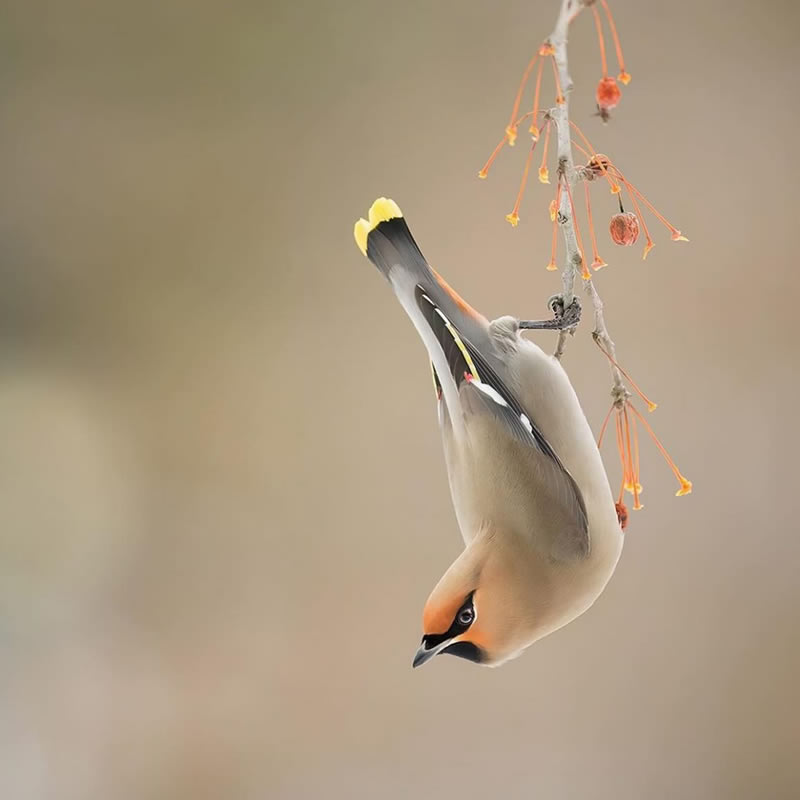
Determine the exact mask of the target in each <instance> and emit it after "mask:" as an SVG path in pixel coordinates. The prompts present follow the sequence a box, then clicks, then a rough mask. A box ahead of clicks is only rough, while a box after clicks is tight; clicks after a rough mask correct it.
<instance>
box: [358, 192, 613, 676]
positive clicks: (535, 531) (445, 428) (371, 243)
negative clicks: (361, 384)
mask: <svg viewBox="0 0 800 800" xmlns="http://www.w3.org/2000/svg"><path fill="white" fill-rule="evenodd" d="M354 235H355V240H356V243H357V245H358V247H359V249H360V250H361V251H362V253H364V255H366V256H367V258H368V259H369V260H370V261H371V262H372V263H373V264H374V265H375V266H376V267H377V268H378V270H379V271H380V272H381V273H382V274H383V276H384V277H385V278H386V279H387V280H388V282H389V284H390V286H391V288H392V290H393V291H394V294H395V296H396V297H397V299H398V300H399V302H400V305H401V306H402V307H403V309H404V310H405V312H406V314H407V315H408V317H409V318H410V320H411V322H412V323H413V325H414V327H415V328H416V330H417V333H418V334H419V336H420V338H421V339H422V342H423V344H424V345H425V348H426V349H427V351H428V357H429V359H430V362H431V368H432V373H433V384H434V389H435V394H436V398H437V405H438V417H439V426H440V428H441V434H442V442H443V446H444V455H445V463H446V467H447V474H448V479H449V485H450V493H451V497H452V501H453V506H454V509H455V515H456V520H457V522H458V526H459V528H460V531H461V535H462V538H463V540H464V549H463V550H462V552H461V553H460V555H459V556H458V557H457V558H456V560H455V561H454V562H453V563H452V564H451V565H450V567H449V568H448V569H447V570H446V571H445V573H444V575H443V576H442V578H441V579H440V580H439V582H438V583H437V584H436V586H435V587H434V589H433V591H432V592H431V593H430V596H429V597H428V599H427V601H426V603H425V606H424V610H423V615H422V628H423V636H422V641H421V643H420V645H419V648H418V650H417V652H416V654H415V656H414V659H413V666H414V667H418V666H420V665H422V664H424V663H426V662H427V661H430V660H431V659H432V658H433V657H434V656H437V655H440V654H448V655H453V656H457V657H460V658H463V659H466V660H468V661H471V662H474V663H476V664H480V665H483V666H492V667H494V666H499V665H500V664H503V663H505V662H507V661H509V660H510V659H512V658H515V657H516V656H518V655H519V654H520V653H522V651H524V650H525V649H526V648H527V647H529V646H530V645H531V644H533V643H534V642H536V641H537V640H539V639H541V638H542V637H544V636H546V635H548V634H550V633H552V632H553V631H555V630H557V629H559V628H561V627H563V626H564V625H566V624H567V623H569V622H571V621H572V620H574V619H575V618H576V617H578V616H580V615H581V614H582V613H583V612H584V611H586V610H587V609H588V608H589V607H590V606H591V605H592V604H593V603H594V601H595V600H596V599H597V597H598V596H599V595H600V594H601V592H602V591H603V589H604V588H605V586H606V584H607V583H608V581H609V579H610V578H611V576H612V574H613V572H614V569H615V567H616V565H617V562H618V560H619V558H620V555H621V552H622V545H623V536H624V534H623V531H622V528H621V527H620V524H619V520H618V517H617V510H616V507H615V504H614V500H613V497H612V494H611V488H610V486H609V483H608V478H607V475H606V472H605V469H604V466H603V462H602V459H601V456H600V453H599V451H598V448H597V445H596V443H595V439H594V436H593V435H592V431H591V428H590V426H589V423H588V421H587V419H586V416H585V415H584V413H583V410H582V409H581V405H580V403H579V401H578V397H577V395H576V393H575V390H574V389H573V387H572V384H571V383H570V380H569V378H568V376H567V374H566V372H565V371H564V369H563V367H562V366H561V363H560V361H559V360H557V359H556V358H554V357H553V356H550V355H548V354H546V353H545V352H544V351H543V350H542V349H541V348H540V347H538V346H537V345H536V344H535V343H534V342H532V341H530V340H529V339H527V338H525V337H524V336H523V335H522V334H521V330H522V329H523V327H534V328H535V327H557V326H558V323H553V321H549V324H548V322H547V321H546V322H543V323H542V324H541V325H537V324H535V323H533V324H530V325H527V326H525V325H523V323H521V322H520V320H518V319H516V318H514V317H511V316H502V317H499V318H497V319H495V320H492V321H489V320H488V319H487V318H486V317H484V316H483V315H482V314H480V313H479V312H478V311H476V310H475V309H474V308H473V307H472V306H471V305H469V303H467V302H466V301H465V300H464V299H462V298H461V297H460V295H458V294H457V293H456V291H455V290H454V289H452V288H451V287H450V285H449V284H448V283H447V282H446V281H445V280H444V278H442V277H441V276H440V275H439V274H438V273H437V272H436V270H434V269H433V268H432V267H431V266H430V265H429V264H428V262H427V261H426V259H425V257H424V256H423V255H422V252H421V250H420V248H419V247H418V246H417V243H416V242H415V240H414V238H413V236H412V235H411V231H410V229H409V227H408V224H407V223H406V220H405V217H404V216H403V213H402V212H401V210H400V208H399V206H398V205H397V203H395V202H394V201H393V200H390V199H387V198H385V197H380V198H378V199H377V200H376V201H375V202H374V203H373V204H372V206H371V208H370V209H369V213H368V217H367V218H366V219H364V218H361V219H359V220H358V221H357V222H356V224H355V228H354Z"/></svg>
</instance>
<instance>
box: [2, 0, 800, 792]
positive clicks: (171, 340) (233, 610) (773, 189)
mask: <svg viewBox="0 0 800 800" xmlns="http://www.w3.org/2000/svg"><path fill="white" fill-rule="evenodd" d="M2 5H3V12H4V13H3V15H2V16H3V24H2V25H1V26H0V88H1V90H2V103H1V104H0V108H2V112H0V113H1V114H2V122H0V159H1V160H2V175H3V181H2V190H1V191H0V249H1V253H2V257H0V287H1V288H0V648H2V657H1V658H0V763H1V764H2V769H0V796H2V797H4V798H15V799H16V798H23V799H27V798H42V799H43V800H49V798H58V800H72V798H75V799H76V800H78V799H79V798H80V799H81V800H83V798H92V799H94V798H98V799H99V798H110V797H113V798H117V799H119V800H128V799H129V798H130V799H131V800H132V799H133V798H136V800H142V799H149V798H153V800H155V799H156V798H171V799H173V798H193V800H200V799H201V798H221V797H224V798H237V799H238V798H244V799H247V800H249V799H250V798H274V799H275V800H299V799H300V798H389V799H393V798H408V797H421V798H427V797H456V796H457V797H460V798H481V797H486V796H502V797H514V798H516V797H520V798H522V797H531V796H535V797H543V798H584V797H592V798H615V800H620V799H621V798H641V797H648V798H674V797H683V798H752V797H756V796H757V797H768V798H789V797H797V796H798V784H800V766H798V761H797V748H798V741H799V739H800V722H799V721H798V719H799V717H798V689H797V675H798V671H799V670H800V641H798V602H799V601H800V582H798V580H797V564H798V557H800V541H798V530H797V522H796V518H797V511H796V501H795V500H792V499H791V498H789V497H787V496H786V494H785V492H789V493H790V494H794V490H793V489H792V483H791V481H792V478H791V476H792V475H793V474H796V472H797V457H796V450H797V447H798V444H799V443H798V441H797V416H796V408H795V406H796V396H797V392H798V389H800V378H799V377H798V370H797V356H796V344H795V339H796V331H795V326H794V324H793V321H792V317H793V314H794V311H795V309H796V305H797V303H796V301H797V293H798V288H800V273H799V272H798V265H797V263H796V256H795V254H796V251H797V246H796V236H795V234H796V232H797V230H796V229H797V223H796V220H797V215H798V200H797V190H796V180H797V178H798V174H797V161H796V160H795V161H793V160H792V159H793V158H795V155H794V154H792V153H790V151H789V143H790V142H792V141H793V136H794V134H793V131H796V129H797V125H798V121H799V119H798V109H797V105H796V102H795V98H796V91H795V90H796V79H797V74H798V55H797V47H796V40H797V35H798V32H799V31H798V20H799V18H800V12H798V10H797V7H796V6H795V4H793V3H789V2H777V1H775V2H764V3H752V2H743V1H737V0H733V2H732V1H731V0H724V1H723V0H709V2H704V3H697V2H690V1H689V0H674V2H669V3H652V4H645V3H637V2H633V0H613V3H612V6H613V9H614V11H615V13H616V20H617V25H618V28H619V31H620V34H621V37H622V43H623V47H624V50H625V56H626V61H627V66H628V69H629V70H630V72H631V73H632V74H633V81H632V83H631V84H630V85H629V86H628V87H627V88H625V89H624V92H623V99H622V102H621V104H620V106H619V108H618V109H617V111H616V112H615V113H614V117H613V119H612V121H611V123H610V124H609V125H608V126H603V124H602V123H601V121H600V120H599V119H598V118H597V117H596V116H592V114H593V111H594V100H593V95H594V87H595V85H596V83H597V80H598V79H599V76H600V66H599V57H598V53H597V43H596V39H595V33H594V28H593V22H592V19H591V16H590V15H588V14H586V15H584V16H582V17H581V18H580V19H579V20H578V21H577V22H576V23H575V25H574V26H573V30H572V33H571V41H570V57H571V71H572V76H573V80H574V81H575V85H576V88H575V92H574V94H573V95H572V114H573V118H574V119H575V120H576V121H577V122H578V123H579V124H580V125H582V127H583V128H584V130H585V131H586V133H587V135H588V136H589V138H590V139H592V141H593V143H594V144H595V145H596V146H597V147H598V149H600V150H603V151H605V152H607V153H609V154H610V155H611V156H612V158H614V159H615V160H616V161H618V162H619V164H620V165H621V166H622V168H623V169H624V170H625V172H626V174H627V176H628V177H629V178H630V179H631V180H633V181H634V182H635V183H637V184H638V185H639V186H640V187H641V188H642V190H643V191H644V192H645V193H646V194H647V195H648V196H649V197H650V198H651V199H652V200H653V201H654V202H655V203H656V205H657V206H658V207H659V208H660V209H661V210H662V211H663V213H664V214H665V215H666V216H667V217H669V218H670V219H671V220H673V221H674V222H675V224H676V225H677V226H678V227H680V228H681V229H682V230H683V231H684V233H686V234H687V235H688V236H689V238H690V239H691V243H690V244H688V245H685V244H673V243H672V242H670V240H669V235H668V233H667V232H666V231H665V230H664V229H662V228H660V227H659V226H658V224H657V223H656V222H655V221H653V223H652V225H651V228H652V231H653V233H654V235H655V239H656V243H657V246H656V248H655V250H654V251H653V252H652V253H651V255H650V257H649V258H648V260H647V262H645V263H643V262H642V261H641V259H640V247H639V246H637V247H635V248H632V249H622V248H615V247H614V246H613V245H612V244H611V242H610V241H609V240H608V237H607V234H606V233H605V225H606V222H604V220H607V219H608V217H609V216H610V215H611V214H612V213H613V212H614V199H613V198H612V197H611V196H610V195H608V194H607V193H606V192H605V191H596V193H595V195H594V196H595V208H594V210H595V215H596V218H597V219H598V220H599V222H598V228H599V229H600V235H599V240H600V250H601V254H602V255H603V256H604V257H605V259H606V260H607V261H608V262H609V266H608V267H607V268H606V269H605V270H603V271H602V272H601V273H599V274H598V279H597V282H598V288H599V290H600V292H601V294H602V296H603V298H604V299H605V301H606V307H607V316H608V323H609V327H610V329H611V332H612V334H613V336H614V338H615V339H616V341H617V345H618V354H619V358H620V359H621V361H622V363H623V364H624V365H625V366H626V367H627V368H628V370H629V371H630V372H631V373H632V374H633V375H634V376H635V377H636V379H637V380H638V381H639V383H640V384H641V385H642V387H643V388H644V389H645V390H646V391H647V392H648V393H649V394H650V395H651V396H652V397H653V398H654V399H655V400H656V401H657V402H658V403H659V410H658V411H657V412H656V413H655V414H654V415H653V416H652V417H650V421H651V422H652V423H653V424H654V426H655V427H656V429H657V431H658V433H659V434H660V435H661V436H662V438H663V440H664V442H665V443H666V445H667V446H668V448H669V449H670V451H671V453H672V454H673V456H674V457H675V459H676V460H677V461H678V463H679V465H680V467H681V469H682V471H683V472H685V473H686V475H687V476H688V477H689V478H691V479H692V480H693V481H694V493H693V494H692V495H691V496H688V497H684V498H680V499H676V498H675V497H674V496H673V494H674V491H675V489H676V488H677V486H676V484H675V482H674V480H673V477H672V475H671V474H670V473H669V470H668V469H667V467H666V465H665V464H664V463H663V462H662V460H661V458H660V456H659V455H658V453H657V451H656V450H655V448H654V447H653V446H652V445H651V444H649V443H646V444H643V454H642V472H643V483H644V484H645V494H644V498H643V499H644V502H645V505H646V509H645V510H644V511H641V512H638V513H636V514H633V515H632V519H631V521H630V525H629V527H628V531H627V541H626V547H625V551H624V553H623V557H622V560H621V562H620V564H619V567H618V569H617V572H616V575H615V577H614V579H613V580H612V581H611V583H610V585H609V587H608V589H607V590H606V592H605V593H604V595H603V596H602V597H601V598H600V600H599V601H598V602H597V603H596V604H595V606H594V607H593V608H592V609H591V610H590V611H589V612H588V613H587V614H585V615H584V616H583V617H581V618H580V619H578V620H577V621H576V622H574V623H573V624H571V625H570V626H568V627H567V628H565V629H563V630H561V631H559V632H558V633H556V634H554V635H553V636H551V637H549V638H547V639H545V640H543V641H542V642H540V643H538V644H537V645H536V646H535V647H533V648H532V649H531V650H529V651H528V652H526V653H525V654H524V656H522V657H521V658H519V659H518V660H516V661H513V662H511V663H509V664H508V665H506V666H504V667H502V668H501V669H499V670H486V669H478V668H476V667H474V666H473V665H471V664H469V663H468V662H466V661H461V660H459V659H454V658H450V659H445V658H443V659H439V660H437V661H436V662H434V663H432V664H430V665H429V666H427V667H425V668H424V669H421V670H414V671H412V669H411V658H412V655H413V653H414V650H415V648H416V646H417V644H418V641H419V636H420V620H421V611H422V607H423V604H424V601H425V599H426V597H427V594H428V592H429V591H430V589H431V588H432V587H433V585H434V584H435V582H436V581H437V580H438V578H439V576H440V575H441V573H442V572H443V571H444V569H445V568H446V567H447V565H449V564H450V562H451V561H452V560H453V558H454V557H455V556H456V554H457V553H458V552H459V549H460V546H461V540H460V536H459V533H458V531H457V528H456V523H455V518H454V515H453V512H452V508H451V503H450V498H449V494H448V490H447V484H446V476H445V470H444V464H443V458H442V455H441V447H440V442H439V435H438V430H437V423H436V413H435V407H434V402H433V398H432V396H431V394H432V393H431V390H430V376H429V371H428V365H427V363H426V359H425V357H424V351H423V348H422V346H421V344H420V343H419V342H418V340H417V338H416V336H415V334H414V332H413V330H412V328H411V326H410V325H409V324H408V322H407V320H406V319H405V318H404V316H403V314H402V311H401V309H400V307H399V306H398V305H397V304H396V302H395V300H394V298H393V297H392V295H391V292H390V291H389V289H388V287H387V286H386V285H385V284H384V282H383V281H382V279H381V278H380V276H379V275H378V273H377V271H376V270H374V269H373V268H372V267H371V266H370V265H369V263H368V262H367V261H366V260H365V259H364V258H363V257H362V256H361V254H360V253H359V252H358V250H357V249H356V247H355V245H354V243H353V239H352V227H353V222H354V220H355V219H356V218H357V217H359V216H361V215H363V214H365V212H366V210H367V209H368V207H369V205H370V203H371V202H372V200H373V199H374V198H375V197H377V196H379V195H381V194H387V195H389V196H391V197H393V198H395V199H396V200H397V201H398V203H399V204H400V205H401V207H402V208H403V210H404V212H405V214H406V217H407V218H408V220H409V222H410V224H411V226H412V228H413V230H414V232H415V235H416V237H417V239H418V241H419V242H420V244H421V246H422V248H423V250H424V252H425V253H426V255H427V256H428V258H429V259H430V260H431V261H432V263H433V264H434V265H435V266H436V267H437V268H438V269H439V270H440V271H441V272H442V273H443V274H444V275H445V276H446V277H447V279H448V281H450V282H451V283H452V284H453V285H454V286H456V287H457V288H458V289H459V291H460V292H461V293H462V294H464V296H465V297H466V298H468V299H469V300H470V301H471V302H472V303H473V304H475V305H476V306H478V307H479V308H480V309H481V310H482V311H483V312H484V313H485V314H486V315H487V316H489V317H492V316H498V315H500V314H505V313H511V314H515V315H518V316H521V317H527V318H532V317H533V318H535V317H540V316H544V315H545V314H546V308H545V301H546V299H547V297H548V296H549V295H550V294H552V293H553V292H555V291H557V290H558V288H559V283H558V280H557V277H556V276H555V275H554V274H553V273H549V272H546V271H545V269H544V265H545V264H546V263H547V260H548V257H549V243H550V238H549V237H550V228H549V220H548V218H547V212H546V208H547V203H548V202H549V199H550V196H551V194H550V192H549V191H548V190H546V189H545V188H544V187H542V186H540V185H539V184H538V183H537V182H535V181H534V182H532V183H531V185H530V187H529V192H528V195H527V197H526V199H525V201H524V203H523V207H522V211H521V218H522V219H521V223H520V225H519V227H518V228H516V229H512V228H511V227H510V226H509V225H508V224H507V223H506V222H505V220H504V215H505V214H506V213H507V212H509V211H510V210H511V207H512V205H513V202H514V198H515V195H516V191H517V186H518V180H519V175H520V172H521V169H522V165H523V162H524V157H525V146H524V139H525V137H524V136H521V141H522V146H517V147H516V148H515V149H514V150H509V151H506V152H504V153H503V154H502V156H501V158H500V159H499V160H498V162H497V163H496V165H495V168H494V170H493V172H492V174H491V175H490V178H489V180H488V181H486V182H481V181H478V180H477V178H476V173H477V170H478V169H479V167H480V166H481V165H482V164H483V162H484V160H485V158H486V157H487V155H488V154H489V153H490V152H491V150H492V148H493V147H494V145H495V143H496V141H497V140H498V138H499V137H500V136H501V135H502V131H503V128H504V126H505V124H506V122H507V117H508V113H509V110H510V107H511V104H512V100H513V96H514V92H515V90H516V86H517V82H518V79H519V76H520V74H521V72H522V70H523V68H524V66H525V64H526V63H527V60H528V58H529V57H530V54H531V53H532V52H533V51H534V50H535V48H536V47H537V46H538V44H539V42H540V41H541V40H542V39H544V38H545V37H546V35H547V34H548V33H549V32H550V30H551V29H552V26H553V23H554V21H555V17H556V11H557V8H556V7H557V2H556V0H548V2H544V0H540V2H531V1H530V0H528V2H521V0H508V1H507V2H488V0H487V2H473V1H471V0H470V1H469V2H465V0H428V2H422V0H411V1H409V2H405V3H399V4H397V3H395V4H390V5H377V4H375V3H367V2H361V1H360V0H348V2H337V3H331V2H322V1H321V0H318V1H317V2H311V1H310V0H307V1H306V2H303V1H302V0H300V2H289V1H288V0H286V1H284V2H247V0H233V1H232V2H220V1H218V2H210V1H208V0H191V1H190V0H138V2H88V0H73V2H70V3H66V2H53V1H52V0H50V2H44V1H43V0H18V1H17V2H5V3H3V4H2ZM609 57H610V59H611V63H612V65H613V64H614V58H613V50H612V49H611V46H610V43H609ZM612 68H613V66H612ZM545 76H546V79H547V81H549V80H550V76H549V75H547V73H546V74H545ZM550 85H551V84H549V83H548V82H546V83H545V86H546V87H547V88H546V89H545V91H544V93H543V97H544V98H546V100H545V102H546V103H550V102H551V98H552V91H551V89H550V88H549V87H550ZM525 102H526V104H527V102H528V101H527V100H526V101H525ZM553 170H554V165H553V163H552V162H551V174H552V173H553ZM551 188H552V187H551ZM596 188H597V187H596ZM589 330H590V325H589V323H588V321H587V322H585V323H584V325H582V326H581V329H580V331H579V334H578V336H576V337H575V339H574V340H573V341H572V342H571V343H570V345H569V348H568V351H567V354H566V357H565V360H564V365H565V367H566V369H567V370H568V372H569V374H570V375H571V377H572V380H573V382H574V384H575V386H576V389H577V391H578V394H579V396H580V398H581V400H582V403H583V405H584V408H585V411H586V414H587V416H588V418H589V420H590V422H591V423H592V426H593V428H594V429H595V430H597V429H598V427H599V424H600V423H601V421H602V419H603V416H604V415H605V413H606V411H607V408H608V404H609V400H610V398H609V389H610V380H609V375H608V368H607V364H606V363H605V360H604V358H603V357H602V356H601V355H600V354H599V353H598V351H597V350H596V348H595V347H594V345H593V344H592V342H591V337H590V336H589ZM554 338H555V337H554V336H553V335H552V334H539V335H538V336H536V340H537V341H539V342H541V343H542V344H543V346H545V347H546V348H548V349H551V348H552V347H553V346H554ZM387 356H388V357H387ZM604 456H605V458H606V463H607V464H608V466H609V477H610V481H611V483H612V486H614V487H616V486H617V485H618V480H619V474H618V460H617V456H616V453H615V451H614V450H613V446H612V443H611V442H609V443H608V447H607V448H604Z"/></svg>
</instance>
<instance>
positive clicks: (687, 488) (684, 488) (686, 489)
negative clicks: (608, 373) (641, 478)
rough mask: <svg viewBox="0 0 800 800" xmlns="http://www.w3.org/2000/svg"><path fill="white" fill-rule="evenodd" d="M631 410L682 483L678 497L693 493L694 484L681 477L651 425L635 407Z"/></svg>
mask: <svg viewBox="0 0 800 800" xmlns="http://www.w3.org/2000/svg"><path fill="white" fill-rule="evenodd" d="M631 410H632V411H633V413H634V414H636V416H637V417H638V418H639V419H640V420H641V423H642V425H644V427H645V429H646V430H647V432H648V433H649V434H650V438H651V439H652V440H653V441H654V442H655V444H656V447H657V448H658V449H659V452H660V453H661V455H662V456H663V457H664V460H665V461H666V462H667V464H668V465H669V468H670V469H671V470H672V472H673V473H674V475H675V477H676V478H677V479H678V483H680V485H681V486H680V489H678V491H677V492H676V495H677V496H678V497H681V496H682V495H685V494H689V493H690V492H691V491H692V482H691V481H690V480H687V479H686V478H685V477H684V476H683V475H681V472H680V470H679V469H678V467H677V465H676V464H675V462H674V461H673V460H672V459H671V458H670V455H669V453H668V452H667V451H666V449H665V448H664V445H663V444H661V442H660V441H659V440H658V436H656V435H655V432H654V431H653V429H652V428H651V427H650V423H649V422H648V421H647V420H646V419H645V418H644V417H643V416H642V414H641V413H640V412H639V411H638V410H637V409H636V408H635V407H634V406H631Z"/></svg>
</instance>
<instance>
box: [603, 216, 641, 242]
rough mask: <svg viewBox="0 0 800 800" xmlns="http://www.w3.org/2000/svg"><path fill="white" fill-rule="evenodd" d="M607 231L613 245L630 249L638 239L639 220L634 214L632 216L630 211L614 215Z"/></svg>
mask: <svg viewBox="0 0 800 800" xmlns="http://www.w3.org/2000/svg"><path fill="white" fill-rule="evenodd" d="M608 230H609V231H610V232H611V239H612V240H613V242H614V244H621V245H623V246H625V247H630V245H632V244H634V243H635V242H636V240H637V239H638V238H639V220H638V219H637V218H636V214H632V213H631V212H630V211H625V212H623V213H621V214H614V216H613V217H611V224H610V225H609V226H608Z"/></svg>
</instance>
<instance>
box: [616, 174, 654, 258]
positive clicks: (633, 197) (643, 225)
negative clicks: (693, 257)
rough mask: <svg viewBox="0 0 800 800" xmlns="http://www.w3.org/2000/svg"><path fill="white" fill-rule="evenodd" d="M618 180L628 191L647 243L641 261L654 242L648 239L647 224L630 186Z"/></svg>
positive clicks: (623, 180) (624, 181)
mask: <svg viewBox="0 0 800 800" xmlns="http://www.w3.org/2000/svg"><path fill="white" fill-rule="evenodd" d="M620 179H621V180H622V182H623V183H624V184H625V188H626V189H627V190H628V196H629V197H630V198H631V202H632V203H633V207H634V209H635V210H636V216H637V217H638V219H639V222H641V223H642V230H643V231H644V236H645V239H646V240H647V243H646V244H645V246H644V252H643V253H642V261H644V260H645V259H646V258H647V254H648V253H649V252H650V251H651V250H652V249H653V248H654V247H655V246H656V244H655V242H654V241H653V240H652V238H650V231H649V230H648V229H647V222H645V219H644V215H643V214H642V209H641V208H640V206H639V201H638V200H637V199H636V195H635V194H634V193H633V192H632V191H631V185H630V184H629V183H628V182H627V181H626V180H625V179H624V178H622V176H621V175H620Z"/></svg>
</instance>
